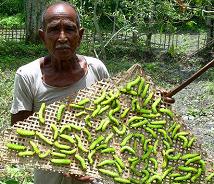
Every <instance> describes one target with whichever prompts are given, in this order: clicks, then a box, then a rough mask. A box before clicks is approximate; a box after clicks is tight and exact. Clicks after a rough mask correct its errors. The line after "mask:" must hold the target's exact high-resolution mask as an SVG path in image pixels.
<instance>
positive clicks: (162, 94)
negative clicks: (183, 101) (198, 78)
mask: <svg viewBox="0 0 214 184" xmlns="http://www.w3.org/2000/svg"><path fill="white" fill-rule="evenodd" d="M161 96H162V98H163V101H164V102H166V103H169V104H173V103H175V99H174V98H172V97H168V96H167V92H166V91H161Z"/></svg>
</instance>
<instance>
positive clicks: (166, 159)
mask: <svg viewBox="0 0 214 184" xmlns="http://www.w3.org/2000/svg"><path fill="white" fill-rule="evenodd" d="M167 166H168V158H167V157H164V158H163V163H162V168H163V169H164V168H166V167H167Z"/></svg>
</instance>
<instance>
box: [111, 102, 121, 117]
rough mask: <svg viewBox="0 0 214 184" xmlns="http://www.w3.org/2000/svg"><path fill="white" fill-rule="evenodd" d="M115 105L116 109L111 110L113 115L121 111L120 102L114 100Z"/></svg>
mask: <svg viewBox="0 0 214 184" xmlns="http://www.w3.org/2000/svg"><path fill="white" fill-rule="evenodd" d="M115 103H116V105H117V107H116V108H114V109H113V114H115V113H116V112H119V111H120V109H121V105H120V101H119V100H118V99H116V100H115Z"/></svg>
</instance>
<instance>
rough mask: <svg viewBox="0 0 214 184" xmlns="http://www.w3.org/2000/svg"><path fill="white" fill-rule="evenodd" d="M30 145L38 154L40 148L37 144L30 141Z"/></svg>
mask: <svg viewBox="0 0 214 184" xmlns="http://www.w3.org/2000/svg"><path fill="white" fill-rule="evenodd" d="M30 145H31V146H32V148H33V150H34V151H35V153H36V154H40V150H39V147H38V146H37V144H36V143H35V142H33V141H30Z"/></svg>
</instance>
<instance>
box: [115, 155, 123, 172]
mask: <svg viewBox="0 0 214 184" xmlns="http://www.w3.org/2000/svg"><path fill="white" fill-rule="evenodd" d="M113 157H114V159H115V161H116V162H117V163H118V164H119V165H120V167H121V168H122V169H125V164H124V163H123V161H122V159H121V158H119V157H118V156H117V155H113Z"/></svg>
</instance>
